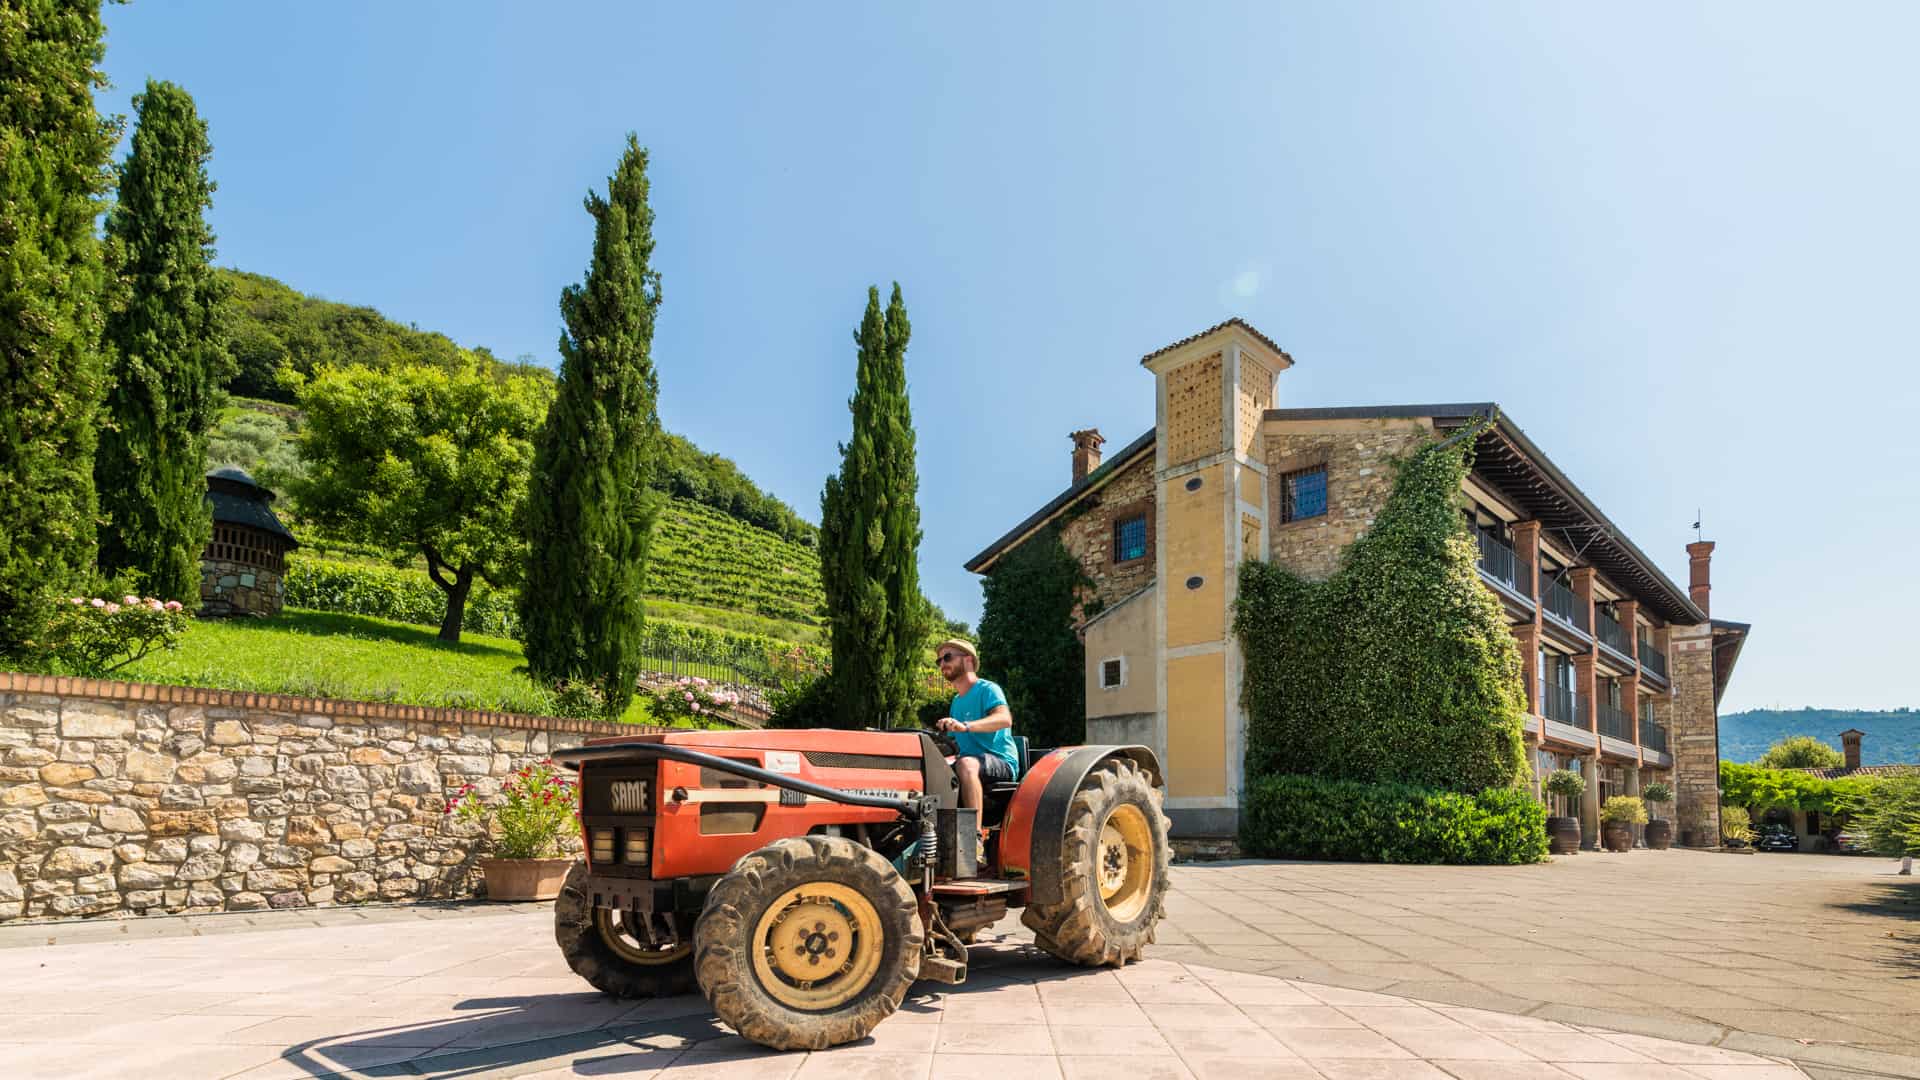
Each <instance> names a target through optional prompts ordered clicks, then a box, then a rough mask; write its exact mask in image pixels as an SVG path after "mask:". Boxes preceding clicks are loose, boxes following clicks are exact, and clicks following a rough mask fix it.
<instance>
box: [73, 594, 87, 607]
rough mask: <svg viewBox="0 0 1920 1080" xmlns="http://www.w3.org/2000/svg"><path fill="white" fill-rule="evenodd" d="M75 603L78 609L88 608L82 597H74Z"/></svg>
mask: <svg viewBox="0 0 1920 1080" xmlns="http://www.w3.org/2000/svg"><path fill="white" fill-rule="evenodd" d="M73 602H74V604H75V605H76V606H78V607H86V606H87V602H86V601H85V600H83V599H81V598H80V597H78V596H76V597H73Z"/></svg>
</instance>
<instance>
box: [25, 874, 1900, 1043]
mask: <svg viewBox="0 0 1920 1080" xmlns="http://www.w3.org/2000/svg"><path fill="white" fill-rule="evenodd" d="M1887 870H1888V864H1886V863H1884V862H1869V861H1866V860H1842V859H1821V858H1810V857H1809V858H1801V857H1795V856H1776V857H1770V856H1750V857H1736V856H1715V855H1704V854H1699V853H1678V852H1676V853H1668V854H1659V853H1649V852H1637V853H1635V854H1633V855H1629V856H1602V855H1597V854H1589V855H1581V856H1578V857H1575V858H1572V859H1562V860H1559V861H1557V862H1555V863H1553V864H1551V865H1547V866H1537V867H1525V868H1514V869H1485V868H1441V867H1367V866H1350V865H1347V866H1341V865H1327V864H1311V865H1310V864H1296V863H1233V864H1217V865H1210V866H1190V867H1179V868H1176V871H1175V890H1176V891H1175V895H1174V896H1173V897H1172V898H1171V900H1170V903H1169V920H1168V922H1167V923H1166V924H1165V925H1164V930H1165V933H1164V934H1163V944H1162V945H1161V946H1159V947H1157V948H1156V950H1155V951H1154V958H1153V959H1152V960H1150V961H1148V962H1146V963H1143V964H1139V965H1133V966H1130V967H1128V968H1126V969H1123V970H1121V971H1119V972H1114V971H1105V970H1100V971H1086V970H1080V969H1071V968H1063V967H1061V966H1060V965H1058V964H1056V963H1054V962H1052V961H1050V960H1048V959H1045V958H1043V957H1040V956H1038V955H1037V954H1035V953H1034V952H1033V951H1032V950H1030V949H1028V948H1027V947H1026V946H1025V945H1024V943H1023V942H1022V941H1021V939H1020V935H1019V933H1018V932H1017V923H1016V922H1015V921H1014V920H1011V919H1009V920H1008V921H1007V922H1005V923H1003V924H1002V925H1001V927H1000V928H999V929H1000V930H1001V931H1002V934H1001V936H1000V938H999V939H998V940H997V941H995V942H992V943H990V944H987V945H985V946H980V947H976V949H975V950H974V964H975V967H974V976H973V978H972V979H971V980H970V982H969V983H968V984H967V985H966V986H964V987H959V988H955V989H953V990H952V991H950V992H949V991H948V990H946V989H945V988H941V987H937V986H933V985H931V984H925V983H923V984H920V986H918V987H916V990H917V991H918V992H917V993H916V994H915V995H914V996H913V997H911V998H910V999H909V1001H908V1003H907V1005H906V1006H905V1007H904V1008H903V1010H902V1012H901V1013H900V1014H899V1015H896V1016H895V1017H893V1018H892V1019H890V1020H888V1021H887V1022H886V1023H885V1024H883V1025H881V1027H880V1029H879V1030H878V1031H876V1033H875V1037H874V1038H873V1039H872V1040H870V1041H869V1042H868V1043H866V1044H862V1045H856V1046H853V1047H846V1048H841V1049H838V1050H835V1051H831V1052H828V1053H824V1054H812V1055H805V1054H771V1053H767V1052H765V1051H762V1050H761V1049H760V1048H758V1047H754V1046H751V1045H750V1044H746V1043H744V1042H743V1041H742V1040H740V1039H738V1038H737V1037H735V1036H733V1035H731V1034H730V1033H729V1032H727V1031H726V1030H725V1029H724V1028H721V1027H720V1026H719V1025H718V1024H717V1023H716V1022H715V1020H714V1019H713V1016H712V1014H711V1012H710V1010H709V1009H708V1008H707V1006H706V1004H705V1003H704V1002H703V1001H701V1000H700V999H699V998H697V997H686V998H679V999H673V1000H669V1001H657V1002H643V1003H628V1002H614V1001H610V1000H608V999H605V998H602V997H601V996H600V995H597V994H594V993H592V992H590V991H585V990H583V985H584V984H582V983H581V982H580V981H579V980H578V979H577V978H575V977H574V976H573V975H572V974H571V973H569V972H567V971H566V969H565V967H564V964H562V962H561V961H560V958H559V956H558V953H557V951H556V950H555V949H554V947H553V945H552V938H551V930H550V922H549V914H548V913H547V912H546V911H545V910H543V908H542V907H541V906H518V905H495V906H487V905H465V906H454V907H447V908H433V907H416V908H389V909H382V908H371V909H335V910H325V911H314V912H272V913H258V914H248V915H221V916H208V917H203V918H193V919H179V918H170V919H148V920H131V921H127V922H121V923H101V922H93V923H59V924H44V925H38V926H28V925H15V926H9V927H0V994H4V995H6V1001H7V1002H8V1009H7V1011H6V1012H5V1013H4V1014H0V1076H4V1077H8V1078H14V1077H18V1078H22V1080H26V1078H32V1077H62V1078H65V1077H92V1076H99V1077H120V1076H140V1077H143V1078H149V1077H165V1076H180V1077H234V1078H243V1077H244V1078H247V1080H266V1078H272V1077H306V1076H318V1075H326V1074H329V1073H335V1072H344V1073H347V1074H349V1075H357V1076H381V1077H388V1076H416V1075H426V1076H447V1077H463V1078H467V1077H473V1078H479V1077H580V1076H602V1075H604V1076H624V1077H659V1078H661V1080H669V1078H682V1077H685V1078H696V1077H697V1078H703V1080H704V1078H711V1077H730V1076H740V1077H768V1078H794V1077H802V1078H805V1077H814V1076H834V1077H842V1076H844V1077H848V1078H854V1080H858V1078H867V1077H872V1078H880V1077H913V1078H919V1080H930V1078H940V1077H962V1076H964V1077H982V1078H991V1080H1017V1078H1020V1077H1027V1076H1041V1077H1061V1078H1068V1077H1081V1076H1111V1075H1120V1074H1127V1075H1132V1076H1137V1077H1141V1078H1153V1077H1187V1076H1193V1077H1201V1078H1204V1077H1212V1076H1232V1077H1234V1078H1235V1080H1242V1078H1247V1080H1251V1078H1254V1077H1298V1078H1313V1077H1322V1078H1329V1080H1340V1078H1349V1077H1375V1078H1400V1077H1421V1078H1427V1080H1444V1078H1447V1077H1454V1078H1458V1080H1475V1078H1489V1080H1491V1078H1523V1077H1529V1078H1530V1077H1554V1078H1561V1080H1564V1078H1566V1077H1583V1078H1588V1080H1610V1078H1623V1080H1624V1078H1647V1080H1701V1078H1720V1080H1731V1078H1745V1080H1775V1078H1781V1080H1785V1078H1789V1077H1797V1076H1801V1075H1803V1073H1802V1071H1801V1070H1800V1069H1796V1068H1794V1067H1793V1066H1790V1065H1786V1064H1781V1063H1778V1062H1777V1061H1775V1062H1770V1061H1768V1060H1767V1058H1768V1057H1772V1058H1775V1059H1784V1058H1791V1059H1794V1060H1796V1061H1798V1062H1799V1063H1800V1065H1801V1068H1802V1069H1804V1070H1805V1072H1804V1075H1808V1076H1812V1077H1816V1078H1819V1077H1829V1076H1831V1077H1839V1076H1850V1075H1862V1074H1865V1075H1874V1074H1877V1075H1909V1076H1920V1069H1916V1068H1915V1066H1920V1058H1915V1057H1909V1056H1905V1053H1906V1052H1910V1051H1913V1050H1914V1049H1915V1048H1914V1047H1913V1045H1912V1040H1913V1039H1914V1038H1915V1035H1914V1033H1912V1032H1902V1031H1900V1030H1899V1028H1900V1021H1901V1020H1904V1021H1905V1022H1907V1023H1909V1024H1911V1023H1912V1020H1913V1018H1914V1017H1915V1016H1916V1015H1920V989H1916V988H1915V976H1916V975H1920V948H1916V935H1915V934H1914V932H1913V931H1914V928H1915V925H1916V924H1915V922H1914V921H1913V920H1914V915H1915V912H1914V911H1913V910H1912V905H1911V903H1910V902H1909V903H1904V904H1903V903H1902V898H1901V897H1900V896H1898V895H1894V894H1904V898H1905V900H1907V901H1911V900H1912V899H1913V894H1912V893H1911V892H1908V891H1906V890H1908V889H1910V888H1912V886H1909V885H1907V884H1906V883H1904V882H1898V883H1896V882H1895V880H1894V879H1892V878H1890V877H1886V876H1884V875H1885V872H1886V871H1887ZM1882 893H1886V894H1888V895H1887V896H1882V895H1881V894H1882ZM1889 897H1891V898H1889ZM1628 916H1631V918H1628ZM1890 930H1891V931H1892V932H1893V935H1894V936H1892V937H1888V936H1887V934H1888V932H1889V931H1890ZM1796 1017H1797V1018H1800V1019H1799V1020H1793V1019H1792V1018H1796ZM1790 1022H1805V1023H1806V1024H1807V1025H1808V1026H1807V1027H1806V1028H1805V1029H1803V1030H1805V1031H1806V1032H1807V1034H1805V1035H1802V1036H1799V1037H1798V1038H1796V1037H1794V1036H1791V1035H1781V1034H1777V1033H1776V1029H1778V1028H1783V1027H1785V1026H1787V1025H1788V1024H1789V1023H1790ZM1661 1036H1669V1037H1670V1038H1662V1037H1661ZM1800 1038H1804V1039H1806V1040H1808V1041H1806V1042H1802V1041H1799V1039H1800ZM1756 1054H1758V1055H1761V1056H1755V1055H1756ZM1842 1067H1845V1069H1843V1068H1842ZM1846 1070H1859V1071H1858V1072H1853V1071H1846Z"/></svg>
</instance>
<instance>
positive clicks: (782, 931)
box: [752, 881, 886, 1011]
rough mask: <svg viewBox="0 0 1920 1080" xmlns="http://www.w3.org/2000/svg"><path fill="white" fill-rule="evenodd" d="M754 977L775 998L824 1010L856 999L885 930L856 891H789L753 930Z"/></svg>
mask: <svg viewBox="0 0 1920 1080" xmlns="http://www.w3.org/2000/svg"><path fill="white" fill-rule="evenodd" d="M752 944H753V973H754V974H755V975H756V976H758V977H759V979H760V985H761V986H763V987H765V988H766V991H767V993H769V994H771V995H773V998H774V1000H776V1001H778V1002H780V1003H781V1004H782V1005H786V1006H788V1007H789V1008H794V1009H806V1010H812V1011H820V1010H826V1009H833V1008H838V1007H839V1006H841V1005H844V1004H846V1003H847V1002H849V1001H851V1000H853V999H854V998H855V997H857V996H858V995H859V994H860V992H861V991H862V990H865V989H866V988H867V984H868V983H870V982H872V981H873V976H874V973H875V972H877V971H879V970H880V954H881V952H882V951H883V948H884V946H885V945H886V931H884V930H882V929H881V927H880V913H879V912H877V911H875V910H874V908H873V904H872V903H870V902H869V901H868V900H867V898H866V897H864V896H862V895H860V893H859V892H858V891H856V890H854V889H851V888H849V887H847V886H845V885H841V884H838V883H837V882H831V881H816V882H809V883H808V884H805V885H798V886H795V887H794V888H791V889H788V890H787V891H786V892H785V893H783V894H782V895H781V896H780V897H779V898H778V899H776V900H775V901H774V902H773V903H772V904H771V905H769V906H768V907H767V911H766V914H764V915H762V916H760V922H759V924H758V925H756V926H755V927H754V930H753V942H752Z"/></svg>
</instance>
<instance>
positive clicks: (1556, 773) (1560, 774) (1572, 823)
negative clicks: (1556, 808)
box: [1542, 769, 1587, 855]
mask: <svg viewBox="0 0 1920 1080" xmlns="http://www.w3.org/2000/svg"><path fill="white" fill-rule="evenodd" d="M1542 786H1543V787H1545V788H1546V789H1547V793H1548V794H1550V795H1558V796H1560V797H1561V798H1563V799H1570V800H1571V799H1578V798H1579V797H1580V793H1581V792H1583V791H1585V790H1587V781H1586V778H1585V777H1583V776H1581V775H1580V774H1579V773H1577V772H1574V771H1573V770H1572V769H1555V770H1553V771H1552V772H1550V773H1548V774H1547V780H1546V783H1545V784H1543V785H1542ZM1579 850H1580V819H1579V818H1577V817H1549V818H1548V819H1547V852H1548V853H1549V854H1552V855H1573V854H1577V853H1578V852H1579Z"/></svg>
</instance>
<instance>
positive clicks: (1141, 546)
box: [1113, 514, 1147, 562]
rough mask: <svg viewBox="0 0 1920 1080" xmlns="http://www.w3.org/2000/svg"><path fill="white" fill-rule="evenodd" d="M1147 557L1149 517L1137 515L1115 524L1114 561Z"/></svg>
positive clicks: (1127, 560) (1129, 560)
mask: <svg viewBox="0 0 1920 1080" xmlns="http://www.w3.org/2000/svg"><path fill="white" fill-rule="evenodd" d="M1146 557H1147V515H1145V514H1135V515H1133V516H1132V517H1126V518H1121V519H1120V520H1119V521H1116V522H1114V523H1113V561H1114V562H1131V561H1133V560H1134V559H1144V558H1146Z"/></svg>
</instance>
